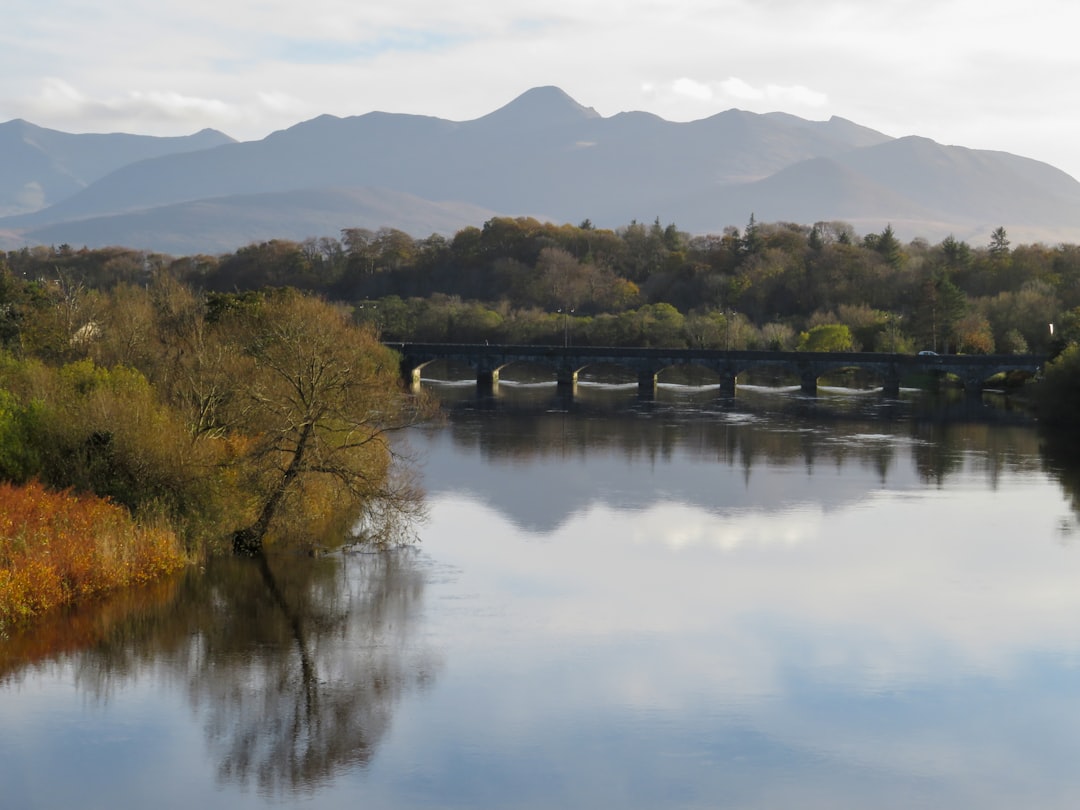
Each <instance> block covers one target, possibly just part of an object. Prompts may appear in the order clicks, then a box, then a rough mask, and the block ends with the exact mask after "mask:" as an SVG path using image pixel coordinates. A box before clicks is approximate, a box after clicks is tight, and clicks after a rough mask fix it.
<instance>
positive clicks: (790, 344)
mask: <svg viewBox="0 0 1080 810" xmlns="http://www.w3.org/2000/svg"><path fill="white" fill-rule="evenodd" d="M6 266H7V268H8V270H9V277H13V278H17V279H22V280H26V281H34V282H39V283H41V284H43V285H45V284H47V285H51V288H50V289H51V290H52V293H50V294H61V295H68V296H69V297H70V296H71V295H72V294H73V293H74V292H75V291H77V290H87V291H89V290H108V289H112V288H115V287H122V286H124V285H137V286H138V285H145V284H146V283H147V281H148V279H150V278H152V277H154V276H155V274H158V273H161V272H165V273H167V274H169V275H170V276H171V277H172V278H174V279H176V280H177V281H180V282H182V283H184V284H187V285H189V286H191V287H193V288H195V289H200V290H204V291H208V292H233V293H235V292H244V291H249V290H258V289H263V288H266V287H291V288H295V289H298V290H304V291H308V292H313V293H317V294H319V295H321V296H323V297H325V298H327V299H328V300H332V301H336V302H340V303H343V304H346V305H348V306H350V307H352V311H353V314H354V316H355V317H356V319H357V320H359V321H367V322H373V323H375V324H376V325H377V326H378V327H379V329H380V331H381V334H382V336H383V338H384V339H387V340H399V339H400V340H404V339H410V340H430V341H448V342H471V341H483V340H489V341H491V342H512V343H550V344H561V343H563V342H564V341H572V342H574V343H580V344H587V345H654V346H691V347H709V348H732V349H740V348H775V349H798V348H807V349H824V350H830V349H853V350H864V351H888V352H911V351H918V350H923V349H928V350H933V351H938V352H963V353H1023V352H1040V353H1042V352H1049V351H1052V350H1054V348H1055V347H1058V348H1060V347H1061V346H1063V345H1064V342H1066V341H1068V340H1070V339H1074V338H1075V337H1076V335H1075V334H1074V333H1075V332H1077V330H1078V329H1080V247H1078V246H1074V245H1057V246H1053V247H1048V246H1045V245H1039V244H1037V245H1023V246H1012V245H1010V243H1009V239H1008V236H1007V234H1006V231H1005V230H1004V229H1003V228H999V229H997V231H995V233H994V235H993V238H992V240H991V242H990V243H989V244H987V245H979V246H973V245H969V244H967V243H965V242H963V241H959V240H957V239H954V238H948V239H945V240H944V241H942V242H941V243H940V244H937V245H931V244H928V243H926V242H925V241H922V240H915V241H912V242H909V243H907V244H903V243H901V242H900V241H899V240H898V239H897V238H896V236H895V235H894V233H893V230H892V228H891V227H887V228H885V229H884V230H883V231H882V232H880V233H872V234H867V235H864V236H859V235H857V234H856V233H855V232H854V231H853V230H852V228H851V227H850V226H848V225H846V224H845V223H842V222H822V223H817V224H816V225H813V226H803V225H796V224H790V223H769V224H764V223H757V222H755V220H754V218H753V217H752V216H751V217H750V220H749V222H748V224H747V226H746V227H745V229H743V230H742V231H740V230H738V229H735V228H729V229H727V230H726V231H725V232H724V233H723V234H720V235H710V236H691V235H689V234H687V233H684V232H682V231H680V230H679V229H678V228H677V227H676V226H675V225H673V224H671V225H667V226H664V225H662V224H661V223H660V222H659V221H656V222H654V223H652V224H651V225H645V224H642V223H639V222H632V223H630V224H629V225H627V226H625V227H622V228H619V229H617V230H601V229H597V228H594V227H592V225H591V224H590V223H589V222H588V221H585V222H583V223H581V224H580V225H577V226H573V225H552V224H549V223H542V222H539V221H537V220H535V219H530V218H518V219H510V218H495V219H492V220H489V221H488V222H487V223H485V224H484V225H483V227H481V228H473V227H470V228H466V229H464V230H461V231H459V232H458V233H456V234H455V235H454V236H453V237H451V238H445V237H442V236H439V235H432V236H429V237H426V238H423V239H416V238H413V237H412V236H410V235H408V234H406V233H403V232H402V231H398V230H394V229H391V228H383V229H380V230H378V231H369V230H365V229H346V230H344V231H343V232H342V233H341V234H340V238H338V237H323V238H318V239H314V238H313V239H308V240H305V241H304V242H290V241H284V240H272V241H269V242H263V243H259V244H252V245H249V246H247V247H243V248H241V249H239V250H237V251H235V252H234V253H231V254H225V255H221V256H188V257H181V258H175V257H170V256H163V255H156V254H146V253H142V252H139V251H133V250H128V249H124V248H109V249H98V250H87V249H82V250H76V249H72V248H71V247H70V246H67V245H62V246H59V247H55V248H46V247H37V248H26V249H23V250H20V251H12V252H9V253H8V254H7V255H6ZM44 289H45V288H44V287H43V290H44ZM43 294H44V293H43ZM13 315H14V313H13V312H11V311H9V313H8V315H7V317H8V320H9V321H10V318H11V317H13ZM84 319H85V320H89V317H87V316H84ZM1051 325H1053V326H1051ZM0 328H2V329H6V330H8V332H10V331H11V330H12V329H14V328H15V327H14V325H13V324H12V323H10V322H8V323H6V324H4V325H2V327H0ZM3 334H6V333H3ZM3 334H0V338H3Z"/></svg>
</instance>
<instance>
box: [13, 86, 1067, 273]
mask: <svg viewBox="0 0 1080 810" xmlns="http://www.w3.org/2000/svg"><path fill="white" fill-rule="evenodd" d="M9 130H11V131H12V132H21V133H24V135H23V136H21V137H18V138H16V137H13V136H12V137H9V135H8V131H9ZM35 131H36V132H37V133H38V136H36V137H35V138H30V139H29V140H30V141H32V142H33V143H34V144H35V146H34V148H30V147H28V145H27V143H28V140H27V137H26V135H25V133H28V132H30V133H33V132H35ZM40 133H51V131H49V130H37V128H32V127H31V125H29V124H26V123H25V122H9V123H8V124H4V125H0V168H3V167H8V166H15V165H18V166H20V167H21V168H20V169H19V172H21V173H19V174H18V176H16V174H17V173H16V172H14V171H12V173H11V175H10V177H9V175H8V174H7V173H6V172H5V173H2V174H0V176H2V177H3V184H4V185H2V187H0V200H15V199H16V197H18V192H17V191H14V190H9V188H10V189H16V188H18V189H22V192H21V193H22V194H23V197H22V198H21V199H23V207H22V208H21V209H18V204H17V203H16V202H5V205H6V206H7V208H6V210H8V211H9V213H12V214H13V215H10V216H6V217H3V218H0V243H2V244H5V245H7V246H9V247H10V246H12V245H19V244H33V243H45V244H59V243H62V242H67V243H69V244H72V245H76V246H81V245H87V246H91V247H94V246H102V245H107V244H123V245H126V246H129V247H137V248H146V249H154V250H161V251H165V252H170V253H173V254H187V253H198V252H211V253H212V252H223V251H228V250H233V249H235V248H236V247H239V246H241V245H243V244H247V243H249V242H251V241H259V240H265V239H271V238H289V239H302V238H304V237H306V236H336V235H337V234H338V232H339V231H340V229H341V228H343V227H368V228H377V227H380V226H383V225H386V226H391V227H395V228H399V229H401V230H404V231H406V232H408V233H411V234H412V235H414V236H418V237H422V236H427V235H429V234H430V233H433V232H436V233H452V232H454V231H456V230H459V229H460V228H461V227H464V226H465V225H467V224H472V225H477V226H479V225H482V224H483V222H484V221H485V220H486V219H488V218H490V217H491V216H495V215H504V216H536V217H538V218H541V219H548V220H552V221H555V222H572V223H577V222H580V221H582V220H584V219H586V218H588V219H590V220H591V221H592V222H593V223H594V224H595V225H597V226H599V227H618V226H620V225H625V224H627V223H629V222H630V221H631V220H634V219H637V220H639V221H648V222H651V221H653V219H654V218H656V217H659V218H660V219H661V221H662V222H664V224H667V223H670V222H674V223H675V224H676V225H677V226H678V227H679V228H680V229H682V230H686V231H690V232H692V233H707V232H712V233H718V232H721V231H722V230H723V229H724V228H725V227H726V226H730V225H734V226H736V227H740V228H741V227H743V226H744V225H745V224H746V222H747V220H748V219H749V217H750V215H751V214H754V216H755V217H756V219H757V220H758V221H759V222H771V221H794V222H801V223H806V224H809V223H813V222H816V221H822V220H827V221H828V220H843V221H847V222H850V223H851V224H852V225H853V226H855V228H856V230H857V231H859V232H860V233H867V232H870V231H876V230H880V229H882V228H884V226H885V225H886V224H892V226H893V228H894V230H895V232H896V233H897V235H898V236H900V237H901V238H903V239H910V238H914V237H916V236H921V237H924V238H926V239H929V240H931V241H938V240H940V239H942V238H944V237H945V236H946V235H948V234H950V233H951V234H953V235H955V236H956V237H957V238H960V239H966V240H968V241H971V242H973V243H983V242H986V241H988V239H989V235H990V233H991V231H992V230H993V229H994V228H996V227H998V226H1004V227H1005V228H1006V230H1007V231H1008V233H1009V236H1010V238H1011V239H1012V240H1013V241H1014V242H1022V241H1045V242H1050V243H1055V242H1061V241H1067V242H1077V243H1080V183H1078V182H1077V181H1076V180H1075V179H1073V178H1072V177H1070V176H1068V175H1067V174H1065V173H1064V172H1061V171H1059V170H1057V169H1055V168H1054V167H1052V166H1049V165H1047V164H1045V163H1041V162H1039V161H1035V160H1031V159H1028V158H1023V157H1019V156H1016V155H1011V154H1007V153H1004V152H992V151H985V150H973V149H966V148H964V147H959V146H942V145H940V144H937V143H935V142H933V141H931V140H928V139H926V138H919V137H907V138H892V137H889V136H887V135H884V134H882V133H880V132H875V131H874V130H871V129H868V128H866V127H863V126H859V125H858V124H855V123H853V122H851V121H846V120H844V119H840V118H835V117H834V118H831V119H829V120H828V121H808V120H805V119H802V118H799V117H797V116H793V115H788V114H784V113H769V114H765V115H759V114H755V113H748V112H743V111H740V110H728V111H726V112H722V113H719V114H717V115H714V116H711V117H709V118H705V119H702V120H699V121H693V122H688V123H676V122H671V121H666V120H664V119H662V118H659V117H657V116H655V115H651V114H648V113H642V112H626V113H620V114H618V115H614V116H610V117H606V118H605V117H603V116H601V115H600V114H598V113H597V112H596V111H595V110H593V109H591V108H589V107H586V106H584V105H582V104H580V103H578V102H577V101H575V100H574V99H572V98H570V97H569V96H568V95H566V94H565V93H564V92H563V91H561V90H559V89H558V88H555V87H540V88H534V89H532V90H529V91H528V92H526V93H524V94H523V95H521V96H520V97H518V98H517V99H514V100H513V101H511V102H510V103H509V104H507V105H506V106H504V107H502V108H500V109H498V110H495V111H494V112H492V113H490V114H488V115H485V116H483V117H481V118H477V119H475V120H472V121H463V122H454V121H447V120H443V119H439V118H433V117H428V116H419V115H400V114H389V113H381V112H371V113H367V114H365V115H360V116H355V117H348V118H337V117H334V116H328V115H324V116H320V117H318V118H315V119H312V120H310V121H305V122H303V123H300V124H297V125H296V126H293V127H290V128H289V129H286V130H282V131H279V132H275V133H273V134H271V135H269V136H267V137H266V138H264V139H262V140H259V141H251V142H245V143H237V142H230V141H229V139H228V138H226V137H225V136H223V135H221V134H220V133H212V132H205V133H199V134H198V135H194V136H190V139H139V138H138V137H137V136H90V135H69V136H63V138H67V139H74V140H71V141H63V140H62V139H60V138H59V137H58V136H61V135H62V133H51V134H49V135H48V138H51V139H52V140H47V139H46V138H45V136H43V135H40ZM99 138H105V139H114V138H130V139H133V140H131V141H130V145H125V146H123V147H121V146H120V144H121V141H118V140H117V141H102V142H100V143H98V142H96V141H90V140H87V141H83V140H82V139H99ZM200 139H201V140H202V141H205V143H202V144H201V145H200ZM166 141H167V142H168V143H165V142H166ZM54 142H55V143H61V142H63V143H66V144H68V146H66V149H67V151H66V152H62V150H61V149H60V147H59V146H50V144H53V143H54ZM149 142H153V143H149ZM124 143H125V144H126V143H128V142H124ZM76 144H80V146H79V148H76V146H75V145H76ZM106 144H109V145H110V148H105V145H106ZM151 146H153V147H154V148H158V149H160V151H159V152H158V153H157V154H148V153H147V152H148V150H150V149H151ZM35 149H36V151H35ZM94 149H97V152H95V151H94ZM125 150H126V151H125ZM140 150H141V151H140ZM125 154H126V155H128V156H129V157H130V160H127V161H125V160H124V155H125ZM74 155H77V157H78V159H77V160H76V158H75V157H73V156H74ZM20 156H21V157H20ZM31 158H33V159H31ZM62 158H63V159H62ZM35 161H36V162H35ZM57 167H64V168H63V169H60V168H57ZM65 172H66V174H65ZM68 175H70V176H71V178H72V179H69V180H68V181H63V178H64V177H66V176H68ZM76 176H77V178H78V180H76V179H74V178H75V177H76ZM11 178H15V179H13V180H12V179H11ZM65 182H66V185H65ZM35 184H36V185H35ZM37 187H40V188H41V189H43V190H45V189H47V193H45V194H44V196H43V197H42V200H44V201H45V202H47V203H48V204H47V205H45V204H43V205H41V206H39V207H36V208H35V206H33V205H30V204H29V202H30V197H31V196H33V195H32V193H31V192H32V191H33V190H34V189H35V188H37ZM4 194H7V195H8V196H7V197H3V195H4ZM17 209H18V210H19V213H14V212H15V211H16V210H17Z"/></svg>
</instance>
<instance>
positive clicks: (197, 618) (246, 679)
mask: <svg viewBox="0 0 1080 810" xmlns="http://www.w3.org/2000/svg"><path fill="white" fill-rule="evenodd" d="M418 560H419V556H418V553H417V552H416V551H415V550H413V549H397V550H393V551H386V552H378V553H355V552H354V553H345V554H338V555H333V556H326V557H321V558H316V559H311V558H308V557H300V556H294V555H289V556H287V557H286V556H279V557H273V556H270V557H262V558H260V557H256V558H253V559H236V558H232V557H229V558H215V559H212V560H210V561H209V562H208V564H207V566H206V569H205V570H204V571H190V572H188V573H187V574H186V575H185V576H184V577H183V578H182V580H180V581H179V582H178V583H176V584H175V585H174V588H175V591H173V592H172V598H170V599H166V600H160V601H158V602H157V603H155V605H153V606H151V607H149V608H147V606H146V605H140V606H139V609H138V610H133V611H132V612H130V613H127V614H125V615H124V616H122V617H120V616H116V615H112V616H111V617H110V623H109V624H108V626H107V627H100V626H99V631H100V632H97V633H95V634H93V637H89V636H88V643H89V644H90V646H89V647H87V648H85V649H81V650H78V651H72V650H71V649H70V642H69V641H66V640H64V641H63V642H62V643H63V644H65V645H67V646H68V649H61V650H53V651H52V652H51V653H50V652H49V651H47V650H44V649H40V646H41V645H40V643H39V644H38V645H37V649H36V652H37V654H38V655H39V656H40V657H39V658H38V659H37V660H36V661H31V660H29V659H28V658H27V657H25V654H26V653H28V652H29V651H30V649H31V647H28V646H25V645H24V646H19V647H18V649H21V650H22V651H23V653H24V657H23V658H22V661H21V662H20V665H19V666H18V667H17V668H16V667H15V666H14V665H13V664H12V662H11V661H8V664H9V665H11V666H10V667H9V669H8V673H7V674H8V677H10V678H18V677H19V671H22V672H25V671H28V670H29V669H31V668H33V667H39V668H40V667H46V666H49V665H50V664H52V663H57V664H71V665H73V666H74V669H75V673H76V681H77V683H78V685H79V687H80V688H81V689H84V690H86V691H87V692H89V693H90V694H91V695H93V696H95V697H98V698H100V699H107V698H108V696H109V695H110V694H112V693H113V692H114V691H118V690H119V689H121V688H125V687H127V686H129V685H130V683H131V682H132V681H135V680H137V679H139V678H140V677H144V676H146V677H154V678H159V679H164V680H166V681H167V682H168V681H171V682H173V683H175V684H176V685H177V686H178V687H179V688H180V689H181V690H183V691H184V692H185V693H186V694H187V696H188V698H189V700H190V703H191V706H192V710H193V712H194V713H195V714H196V716H197V717H198V718H199V719H200V720H201V722H202V726H203V729H204V732H205V735H206V741H207V744H208V747H209V750H210V753H211V756H212V758H213V761H215V762H216V763H218V766H217V771H218V777H219V779H220V780H221V781H222V782H234V783H239V784H241V785H243V786H252V787H255V788H257V789H258V790H259V791H260V792H261V793H264V794H267V795H283V794H288V793H297V792H299V793H308V792H311V791H314V790H316V789H317V788H318V787H319V786H321V785H323V784H325V783H326V782H328V781H330V780H332V779H333V778H334V776H335V775H337V774H340V773H342V772H344V771H346V770H348V769H350V768H354V767H363V766H365V765H366V764H367V763H368V762H370V760H371V758H372V756H373V755H374V753H375V751H376V749H377V747H378V746H379V744H380V742H381V741H382V740H383V739H384V737H385V735H386V733H387V731H388V730H389V728H390V726H391V720H392V717H393V711H394V708H395V706H396V705H397V703H398V702H399V701H400V700H401V699H402V697H403V696H404V695H405V694H406V693H407V692H408V691H409V690H411V689H422V688H424V687H425V686H426V685H427V684H428V683H430V682H431V680H432V679H433V678H434V676H435V675H436V673H437V671H438V669H439V662H438V661H437V659H436V657H435V656H434V655H433V654H432V653H431V652H430V651H429V650H426V649H424V648H418V647H416V646H415V645H414V644H413V643H412V642H411V640H410V637H411V635H412V630H413V627H414V626H415V621H416V619H417V617H418V615H419V612H420V608H421V605H422V598H423V592H424V575H423V571H422V570H421V569H420V568H419V566H418V565H417V563H418ZM114 612H115V609H114ZM66 621H67V620H66V619H64V620H62V621H60V622H58V624H57V627H60V626H62V625H63V624H64V623H66ZM90 623H91V624H93V621H91V622H90ZM42 631H44V632H45V633H46V634H47V633H48V632H49V631H48V627H38V628H35V633H33V634H27V638H30V637H31V636H38V637H40V634H41V632H42ZM58 638H61V639H66V636H64V635H63V634H61V635H60V636H59V637H58ZM13 642H16V643H17V640H16V639H13Z"/></svg>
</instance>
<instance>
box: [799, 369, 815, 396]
mask: <svg viewBox="0 0 1080 810" xmlns="http://www.w3.org/2000/svg"><path fill="white" fill-rule="evenodd" d="M817 378H818V375H817V372H816V371H812V370H808V369H804V370H803V371H802V372H800V373H799V389H800V390H801V391H802V392H803V393H804V394H806V395H808V396H812V397H814V396H817Z"/></svg>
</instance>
